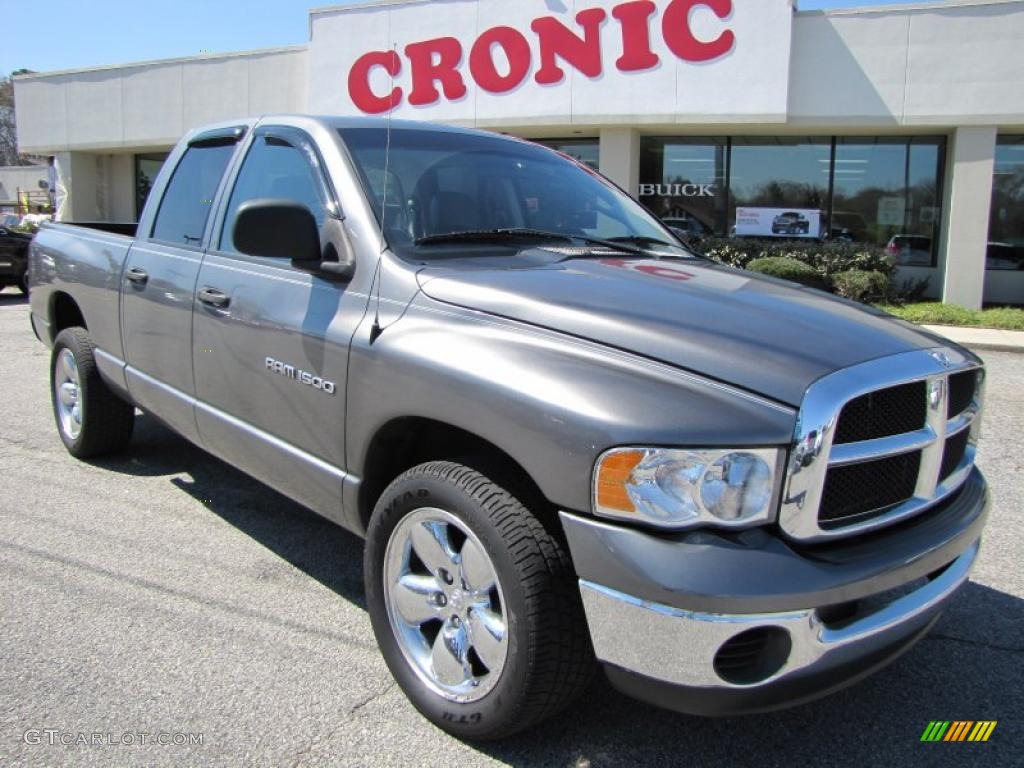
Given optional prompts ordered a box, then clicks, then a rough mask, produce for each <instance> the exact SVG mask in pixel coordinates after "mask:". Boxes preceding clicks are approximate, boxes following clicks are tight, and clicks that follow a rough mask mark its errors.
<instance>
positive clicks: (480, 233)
mask: <svg viewBox="0 0 1024 768" xmlns="http://www.w3.org/2000/svg"><path fill="white" fill-rule="evenodd" d="M515 238H527V239H531V238H532V239H542V240H562V241H564V242H567V243H568V242H572V239H571V238H570V237H569V235H563V234H561V233H558V232H545V231H544V230H541V229H525V228H523V229H467V230H465V231H463V232H440V233H438V234H436V235H424V236H423V237H418V238H416V241H415V242H416V245H434V244H436V243H458V242H462V241H474V240H481V241H486V240H504V239H515Z"/></svg>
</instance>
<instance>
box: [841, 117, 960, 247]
mask: <svg viewBox="0 0 1024 768" xmlns="http://www.w3.org/2000/svg"><path fill="white" fill-rule="evenodd" d="M944 150H945V141H944V140H943V139H942V138H941V137H920V138H903V137H888V136H886V137H868V138H861V137H857V138H840V139H837V140H836V155H835V165H834V168H835V170H834V181H833V193H832V217H831V234H832V237H834V238H838V239H844V240H849V241H851V242H865V243H871V244H873V245H881V246H883V247H885V248H886V249H887V250H888V251H889V253H890V254H892V256H894V257H895V259H896V261H897V263H899V264H900V265H902V266H915V267H933V266H935V265H936V263H937V261H936V256H937V249H938V243H939V227H940V225H941V215H940V213H941V210H942V190H941V183H940V182H941V179H942V163H943V158H944V156H945V151H944Z"/></svg>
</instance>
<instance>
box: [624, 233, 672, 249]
mask: <svg viewBox="0 0 1024 768" xmlns="http://www.w3.org/2000/svg"><path fill="white" fill-rule="evenodd" d="M608 242H610V243H631V244H633V245H664V246H667V247H669V248H679V249H683V246H681V245H680V244H679V243H670V242H668V241H667V240H659V239H658V238H656V237H647V236H646V235H626V236H624V237H609V238H608Z"/></svg>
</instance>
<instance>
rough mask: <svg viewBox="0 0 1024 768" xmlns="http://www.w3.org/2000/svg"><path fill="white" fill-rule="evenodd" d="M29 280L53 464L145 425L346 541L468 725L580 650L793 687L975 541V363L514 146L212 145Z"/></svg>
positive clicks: (485, 138) (54, 237)
mask: <svg viewBox="0 0 1024 768" xmlns="http://www.w3.org/2000/svg"><path fill="white" fill-rule="evenodd" d="M29 281H30V284H31V309H32V312H31V317H32V324H33V327H34V329H35V332H36V334H37V336H38V337H39V338H40V339H41V340H43V341H44V342H46V343H47V344H48V345H49V346H50V347H51V348H52V362H51V382H50V392H51V395H52V401H53V409H54V414H55V418H56V423H57V429H58V432H59V435H60V438H61V439H62V440H63V442H64V444H65V445H66V446H67V448H68V450H69V451H70V452H71V453H72V454H73V455H74V456H77V457H83V458H84V457H89V456H94V455H97V454H100V453H104V452H111V451H115V450H125V449H130V446H129V443H130V439H131V434H132V426H133V421H134V419H135V414H136V409H141V410H143V411H145V412H147V413H149V414H151V415H152V416H154V417H156V418H157V419H159V420H160V421H162V422H164V423H165V424H167V425H169V426H170V427H171V428H172V429H174V430H176V431H177V432H179V433H180V434H182V435H184V436H185V437H186V438H187V439H189V440H190V441H192V442H194V443H195V444H196V445H198V446H200V447H202V448H203V449H205V450H206V451H208V452H209V453H211V454H213V455H215V456H218V457H220V458H222V459H224V460H225V461H227V462H229V463H231V464H233V465H235V466H237V467H240V468H241V469H243V470H244V471H246V472H247V473H249V474H250V475H252V476H253V477H254V478H257V479H258V480H260V481H261V482H263V483H266V484H267V485H270V486H272V487H273V488H275V489H277V490H279V491H280V492H282V493H284V494H286V495H287V496H289V497H291V498H293V499H295V500H297V501H299V502H301V503H302V504H304V505H307V506H308V507H310V508H312V509H313V510H315V511H317V512H318V513H320V514H322V515H324V516H326V517H328V518H330V519H331V520H334V521H336V522H337V523H338V524H339V525H341V526H344V527H345V528H347V529H349V530H350V531H353V532H355V533H356V534H358V535H360V536H363V537H365V539H366V547H365V560H364V573H365V585H366V600H367V605H368V610H369V615H370V618H371V620H372V625H373V629H374V632H375V634H376V637H377V641H378V644H379V646H380V649H381V652H382V654H383V655H384V658H385V659H386V661H387V663H388V665H389V667H390V669H391V672H392V673H393V674H394V676H395V678H396V680H397V681H398V683H399V684H400V686H401V687H402V689H403V690H404V692H405V693H406V694H407V695H408V697H409V698H410V700H411V701H412V702H413V703H414V704H415V706H416V707H417V708H419V710H420V711H421V712H422V713H423V714H424V715H425V716H426V717H428V718H429V719H430V720H432V721H433V722H434V723H436V724H437V725H439V726H440V727H441V728H444V729H447V730H448V731H450V732H452V733H454V734H457V735H459V736H461V737H465V738H476V739H485V738H496V737H499V736H503V735H507V734H510V733H512V732H515V731H518V730H521V729H523V728H526V727H528V726H530V725H531V724H533V723H535V722H537V721H539V720H540V719H542V718H545V717H549V716H551V715H552V714H553V713H554V712H556V711H558V710H559V709H560V708H562V707H564V706H565V705H566V704H568V703H569V702H571V701H572V699H573V697H574V696H576V695H577V694H578V693H579V692H580V691H581V690H582V689H583V688H584V686H585V685H586V684H587V682H588V680H589V678H590V676H591V674H592V672H593V670H595V669H596V668H599V667H600V666H602V665H603V668H604V670H605V672H606V674H607V675H608V677H609V679H610V680H611V682H612V683H613V684H614V685H615V686H616V687H618V688H619V689H621V690H623V691H625V692H627V693H628V694H631V695H633V696H635V697H637V698H640V699H644V700H647V701H652V702H656V703H658V704H661V705H663V706H666V707H672V708H675V709H677V710H680V711H684V712H689V713H698V714H737V713H744V712H752V711H759V710H764V709H770V708H774V707H780V706H787V705H793V704H797V703H800V702H803V701H807V700H809V699H812V698H814V697H817V696H820V695H823V694H825V693H827V692H829V691H831V690H834V689H836V688H837V687H840V686H842V685H845V684H848V683H850V682H852V681H854V680H857V679H859V678H861V677H863V676H865V675H866V674H869V673H871V672H872V671H874V670H876V669H878V668H880V667H882V666H883V665H885V664H886V663H888V662H889V661H891V660H892V659H893V658H895V657H896V656H897V655H899V654H900V653H901V652H902V651H904V650H905V649H907V648H908V647H909V646H910V645H911V644H913V643H914V642H915V641H916V640H917V639H919V638H920V637H921V636H922V635H923V634H924V633H926V632H927V631H928V629H929V628H930V627H931V626H932V624H933V623H934V622H935V621H936V619H937V617H938V616H939V613H940V612H941V610H942V609H943V607H944V606H945V605H946V604H947V603H948V602H949V600H950V599H951V598H952V596H953V595H954V594H955V593H956V591H957V589H958V588H959V587H960V586H961V585H962V584H963V583H964V582H965V581H966V579H967V578H968V573H969V571H970V569H971V566H972V565H973V563H974V561H975V558H976V557H977V554H978V547H979V541H980V538H981V533H982V527H983V525H984V522H985V519H986V510H987V504H988V492H987V489H986V484H985V481H984V479H983V478H982V475H981V474H980V473H979V471H978V470H977V469H976V468H975V466H974V458H975V444H976V441H977V437H978V429H979V425H980V409H981V401H982V393H983V378H984V371H983V367H982V365H981V362H980V361H979V360H978V359H977V358H976V357H975V356H974V355H972V354H971V353H969V352H967V351H965V350H963V349H961V348H959V347H956V346H954V345H952V344H950V343H949V342H948V341H946V340H944V339H942V338H940V337H937V336H934V335H931V334H930V333H928V332H926V331H923V330H921V329H919V328H915V327H913V326H911V325H908V324H906V323H903V322H901V321H898V320H895V319H892V318H890V317H888V316H886V315H883V314H882V313H880V312H878V311H874V310H871V309H867V308H864V307H861V306H858V305H855V304H853V303H851V302H848V301H845V300H842V299H838V298H835V297H832V296H830V295H827V294H825V293H821V292H818V291H814V290H811V289H808V288H802V287H799V286H795V285H793V284H790V283H786V282H782V281H779V280H775V279H771V278H766V277H762V276H758V275H754V274H751V273H747V272H743V271H740V270H736V269H731V268H727V267H724V266H721V265H717V264H714V263H712V262H710V261H707V260H705V259H703V258H700V257H698V256H696V255H694V254H693V253H691V252H690V251H689V250H687V248H686V247H684V246H683V245H682V244H681V243H680V241H678V240H677V239H676V237H675V236H674V235H673V234H672V233H671V232H670V231H669V230H668V229H666V227H665V226H663V225H662V224H660V223H659V222H658V221H657V220H656V219H655V218H654V217H652V216H651V215H650V214H649V213H648V212H647V211H646V210H645V209H644V208H642V207H641V206H640V205H639V204H638V203H636V202H635V201H634V200H633V199H631V198H630V197H629V196H628V195H627V194H625V193H624V192H623V191H622V190H620V189H619V188H617V187H616V186H615V185H614V184H612V183H611V182H609V181H607V180H606V179H604V178H603V177H602V176H601V175H599V174H597V173H595V172H594V171H592V170H590V169H589V168H587V167H586V166H584V165H581V164H579V163H575V162H573V161H572V160H571V159H569V158H567V157H565V156H562V155H559V154H558V153H555V152H553V151H551V150H548V149H545V148H543V147H540V146H536V145H534V144H531V143H529V142H526V141H522V140H518V139H513V138H509V137H504V136H498V135H492V134H487V133H483V132H477V131H470V130H462V129H456V128H449V127H442V126H431V125H427V124H419V123H405V122H395V123H393V124H390V123H388V122H385V121H383V120H376V119H362V120H356V119H340V118H339V119H335V118H311V117H302V116H281V117H266V118H262V119H259V120H238V121H236V122H231V123H227V124H222V125H217V126H213V127H207V128H203V129H201V130H197V131H195V132H193V133H191V134H189V135H188V136H187V137H185V138H184V139H183V140H182V141H181V143H180V144H179V145H178V147H177V148H176V149H175V150H174V151H173V153H172V154H171V155H170V157H169V158H168V160H167V163H166V165H165V167H164V169H163V170H162V171H161V173H160V175H159V178H158V179H157V181H156V183H155V185H154V188H153V190H152V193H151V195H150V198H149V201H148V203H147V204H146V207H145V210H144V211H143V213H142V216H141V221H140V222H139V223H138V225H137V226H135V225H118V224H93V225H80V226H73V225H70V224H62V223H56V224H48V225H45V226H44V227H43V228H42V230H41V232H40V233H39V235H38V236H37V237H36V239H35V241H34V243H33V245H32V248H31V257H30V269H29ZM310 684H311V685H313V684H315V683H314V682H313V681H311V683H310Z"/></svg>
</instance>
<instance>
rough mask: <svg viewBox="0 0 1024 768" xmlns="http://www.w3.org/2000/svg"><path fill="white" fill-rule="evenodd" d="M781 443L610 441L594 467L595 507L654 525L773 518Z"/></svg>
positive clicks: (740, 524)
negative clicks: (681, 445)
mask: <svg viewBox="0 0 1024 768" xmlns="http://www.w3.org/2000/svg"><path fill="white" fill-rule="evenodd" d="M782 453H783V451H782V449H780V448H742V449H736V450H728V449H726V450H723V449H720V448H716V449H708V450H685V449H668V448H616V449H614V450H611V451H608V452H607V453H605V454H603V455H602V456H601V457H600V458H599V459H598V461H597V465H596V467H595V468H594V494H593V497H594V512H595V513H596V514H598V515H600V516H602V517H612V518H616V519H618V520H629V521H631V522H635V523H644V524H647V525H653V526H657V527H659V528H673V529H683V528H696V527H700V526H705V525H707V526H715V527H719V528H749V527H751V526H754V525H763V524H764V523H769V522H771V521H772V520H774V519H775V511H776V509H777V507H778V492H779V487H780V485H781V477H780V476H779V469H780V468H781V467H782V465H783V462H782Z"/></svg>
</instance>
